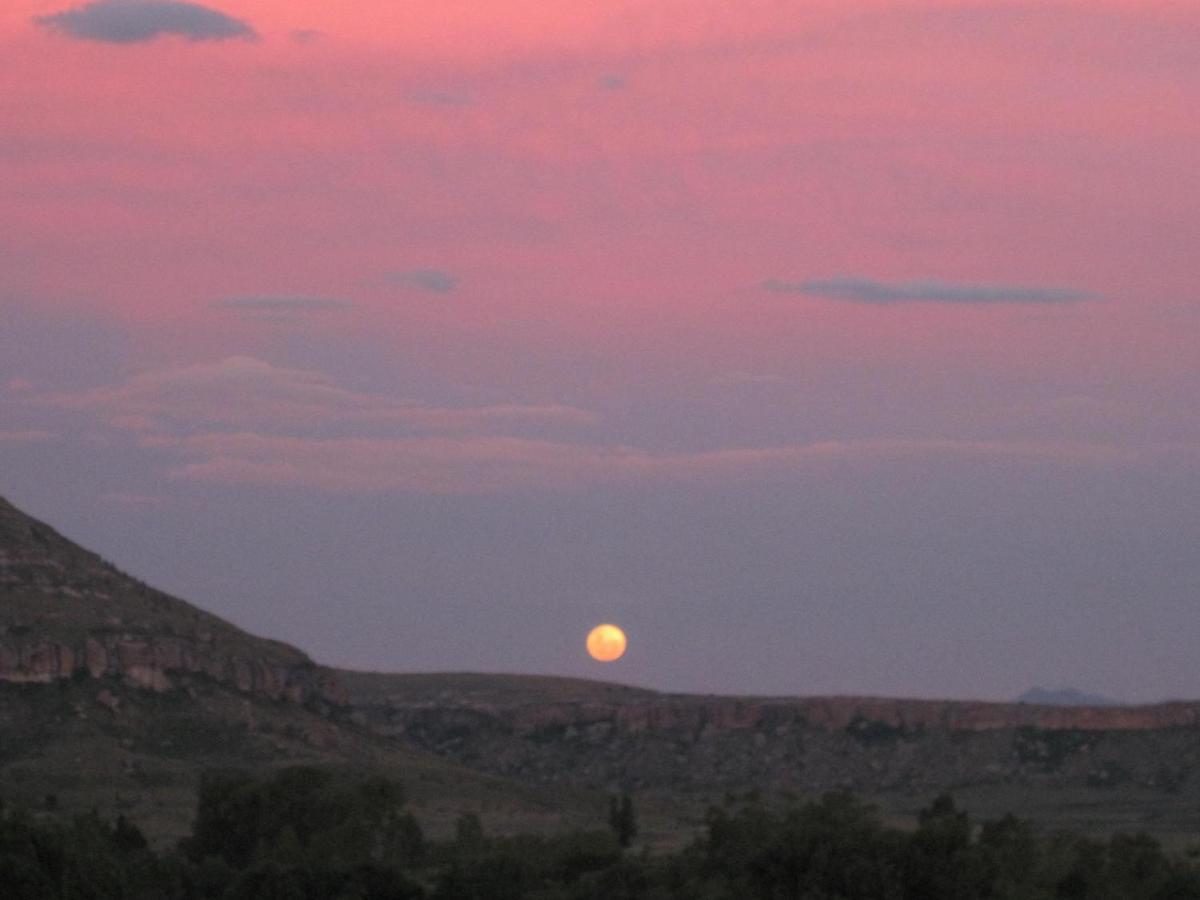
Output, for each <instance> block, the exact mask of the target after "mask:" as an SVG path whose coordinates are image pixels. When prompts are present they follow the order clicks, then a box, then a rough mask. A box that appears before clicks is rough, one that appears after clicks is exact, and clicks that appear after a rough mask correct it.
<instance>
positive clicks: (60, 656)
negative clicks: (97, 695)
mask: <svg viewBox="0 0 1200 900" xmlns="http://www.w3.org/2000/svg"><path fill="white" fill-rule="evenodd" d="M110 676H115V677H118V678H121V679H123V680H125V681H126V682H128V683H130V684H133V685H136V686H138V687H142V688H147V689H149V690H154V691H167V690H170V689H171V688H173V687H176V686H179V685H180V684H182V683H183V682H184V681H186V680H187V679H188V678H190V677H197V676H202V677H207V678H210V679H213V680H215V681H217V682H219V683H221V684H224V685H227V686H231V687H236V688H237V689H239V690H241V691H245V692H247V693H252V694H256V695H259V696H263V697H266V698H269V699H273V700H288V701H292V702H296V703H305V702H308V701H311V700H318V701H321V702H325V703H334V704H342V703H344V702H345V692H344V691H343V690H342V689H341V687H340V686H339V685H338V683H337V679H336V677H335V676H334V674H333V673H332V672H331V671H330V670H328V669H324V668H322V667H320V666H317V665H316V664H314V663H313V662H312V661H311V660H310V659H309V658H308V657H307V656H305V655H304V654H303V653H301V652H300V651H299V650H296V649H295V648H293V647H288V646H287V645H285V644H280V643H278V642H275V641H269V640H263V639H260V638H255V637H252V636H251V635H248V634H246V633H244V632H242V631H240V630H238V629H237V628H234V627H233V626H232V625H229V624H228V623H227V622H224V621H222V620H221V619H218V618H216V617H215V616H210V615H208V614H206V613H203V612H201V611H200V610H198V609H196V608H195V607H192V606H190V605H188V604H187V603H184V602H183V601H181V600H177V599H175V598H173V597H170V596H168V595H166V594H163V593H161V592H159V591H156V590H153V589H152V588H149V587H147V586H146V585H144V584H142V583H141V582H138V581H136V580H135V579H132V578H130V577H128V576H126V575H124V574H122V573H121V572H119V571H117V570H116V569H115V568H114V567H113V566H111V565H109V564H108V563H106V562H105V561H104V560H102V559H100V557H98V556H96V555H95V554H93V553H89V552H88V551H86V550H83V549H82V548H80V547H78V546H77V545H75V544H73V543H71V542H70V541H68V540H67V539H66V538H64V537H62V536H61V535H59V534H57V533H56V532H54V531H53V530H52V529H51V528H49V527H48V526H46V525H43V524H42V523H40V522H37V521H35V520H33V519H31V518H29V517H28V516H26V515H24V514H23V513H21V512H20V511H19V510H17V509H15V508H14V507H12V506H11V505H10V504H8V503H7V502H5V501H4V500H3V499H0V682H3V681H7V682H25V683H28V682H50V681H55V680H57V679H62V678H74V677H83V678H104V677H110Z"/></svg>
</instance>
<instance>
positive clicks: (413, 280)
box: [384, 269, 458, 294]
mask: <svg viewBox="0 0 1200 900" xmlns="http://www.w3.org/2000/svg"><path fill="white" fill-rule="evenodd" d="M384 280H385V281H387V282H388V284H394V285H397V286H398V287H407V288H415V289H416V290H420V291H426V292H428V293H431V294H449V293H450V292H452V291H454V290H456V289H457V288H458V277H457V276H455V275H452V274H450V273H449V272H445V271H442V270H441V269H409V270H408V271H405V272H389V273H388V274H387V275H386V276H384Z"/></svg>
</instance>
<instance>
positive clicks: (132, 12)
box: [33, 0, 257, 44]
mask: <svg viewBox="0 0 1200 900" xmlns="http://www.w3.org/2000/svg"><path fill="white" fill-rule="evenodd" d="M33 21H34V22H35V23H36V24H38V25H41V26H43V27H44V28H49V29H51V30H53V31H57V32H59V33H61V34H64V35H66V36H68V37H72V38H77V39H79V40H85V41H102V42H104V43H108V44H138V43H144V42H146V41H152V40H154V39H155V38H158V37H162V36H164V35H174V36H178V37H182V38H185V39H187V40H189V41H221V40H228V39H231V38H244V39H254V38H256V37H257V33H256V32H255V31H254V29H253V28H251V27H250V25H249V24H248V23H246V22H244V21H242V20H241V19H235V18H233V17H232V16H229V15H226V14H225V13H223V12H221V11H220V10H216V9H212V8H210V7H207V6H201V5H200V4H198V3H187V2H184V0H94V2H92V3H87V4H84V5H83V6H79V7H75V8H74V9H68V10H64V11H62V12H57V13H51V14H49V15H45V16H37V17H35V18H34V20H33Z"/></svg>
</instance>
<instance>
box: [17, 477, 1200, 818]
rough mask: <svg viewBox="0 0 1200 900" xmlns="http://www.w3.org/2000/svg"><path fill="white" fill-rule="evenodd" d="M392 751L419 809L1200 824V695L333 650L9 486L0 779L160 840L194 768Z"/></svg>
mask: <svg viewBox="0 0 1200 900" xmlns="http://www.w3.org/2000/svg"><path fill="white" fill-rule="evenodd" d="M301 761H303V762H319V763H323V764H329V765H349V766H355V767H371V768H379V769H382V770H386V771H388V772H390V773H392V774H395V775H398V776H399V777H400V778H401V779H402V780H403V781H404V782H405V783H406V784H407V785H408V787H409V790H410V793H411V794H412V796H413V801H414V807H415V809H416V812H417V813H418V816H419V817H420V818H421V819H422V822H423V824H425V825H426V826H427V827H429V828H431V829H433V830H434V831H437V830H438V829H445V828H447V827H448V826H449V823H451V822H452V821H453V819H454V818H455V816H456V815H457V814H458V813H459V812H460V811H464V810H473V811H478V812H482V813H483V815H484V818H485V821H486V822H487V824H488V827H489V828H492V829H499V830H513V829H525V830H529V829H542V828H552V827H557V826H559V825H562V824H565V823H570V822H574V823H590V824H595V823H596V822H598V821H602V818H603V809H604V804H605V798H606V795H607V794H608V792H611V791H614V790H627V791H630V792H632V793H634V795H635V796H636V798H637V802H638V804H639V809H640V810H641V812H642V816H643V826H644V827H643V835H644V836H645V837H648V838H649V839H651V840H661V841H666V842H671V841H675V840H678V838H679V837H680V836H682V835H685V834H687V833H688V831H689V829H691V828H693V827H695V826H696V825H697V824H698V823H699V822H700V821H702V818H703V813H704V810H705V808H706V806H707V805H708V804H710V803H712V802H716V801H719V800H720V799H721V798H722V797H723V796H724V795H725V794H727V793H729V792H740V791H746V790H750V789H760V790H764V791H768V792H770V791H773V790H783V791H791V792H796V793H799V794H803V795H814V794H820V793H823V792H826V791H830V790H841V789H851V790H854V791H855V792H858V793H860V794H862V795H865V796H866V797H868V798H869V799H871V800H873V801H874V802H877V803H879V804H880V805H881V806H882V807H883V809H884V810H885V811H886V812H887V813H889V814H890V815H892V816H894V817H895V819H896V820H898V821H902V822H903V821H909V820H911V818H912V815H913V813H914V812H915V810H917V809H918V808H920V807H921V806H923V805H924V804H926V803H927V802H928V801H929V799H930V798H931V797H932V796H933V795H935V794H936V793H939V792H941V791H946V790H952V791H953V792H954V793H955V795H956V797H957V798H958V799H959V801H960V802H961V803H963V804H964V805H966V806H967V807H968V808H969V809H971V810H972V812H974V813H976V814H977V815H981V816H998V815H1002V814H1003V813H1005V812H1008V811H1014V812H1017V813H1019V814H1021V815H1024V816H1028V817H1030V818H1033V819H1035V820H1036V821H1039V822H1041V823H1042V824H1043V825H1046V826H1052V827H1056V826H1071V827H1075V828H1079V829H1083V830H1091V831H1096V832H1108V831H1114V830H1118V829H1136V828H1142V829H1147V830H1151V831H1154V832H1156V833H1158V834H1159V835H1161V836H1165V837H1169V838H1171V839H1176V840H1180V841H1185V840H1190V839H1192V838H1193V837H1194V836H1195V835H1196V834H1197V833H1200V704H1197V703H1170V704H1160V705H1156V706H1144V707H1119V706H1109V707H1102V706H1070V707H1065V706H1047V705H1033V704H1027V703H1020V704H1018V703H1012V704H996V703H976V702H951V701H939V700H904V699H887V698H870V697H866V698H858V697H801V698H789V697H719V696H696V695H680V694H664V693H659V692H655V691H651V690H645V689H641V688H634V687H627V686H621V685H612V684H602V683H597V682H592V681H586V680H580V679H569V678H551V677H540V676H538V677H535V676H516V675H487V674H471V673H459V674H385V673H365V672H347V671H337V670H334V669H330V668H327V667H323V666H321V665H319V664H317V663H315V662H314V661H313V660H311V659H310V658H309V657H308V656H306V655H305V654H304V653H303V652H301V651H300V650H297V649H296V648H293V647H289V646H287V645H285V644H281V643H279V642H276V641H270V640H265V639H262V638H257V637H254V636H252V635H249V634H246V633H245V632H243V631H240V630H239V629H237V628H235V627H233V626H232V625H230V624H228V623H226V622H224V621H222V620H220V619H218V618H216V617H214V616H212V615H209V614H207V613H204V612H202V611H200V610H198V609H196V608H195V607H193V606H191V605H189V604H187V603H185V602H184V601H182V600H178V599H176V598H173V597H170V596H168V595H166V594H163V593H161V592H159V591H156V590H154V589H152V588H149V587H147V586H146V585H144V584H142V583H140V582H138V581H136V580H135V579H133V578H130V577H129V576H126V575H124V574H122V573H121V572H119V571H118V570H117V569H115V568H114V567H112V566H111V565H109V564H108V563H106V562H105V561H104V560H102V559H100V558H99V557H97V556H96V555H94V554H92V553H89V552H88V551H86V550H84V549H82V548H80V547H78V546H76V545H75V544H73V543H71V542H70V541H68V540H66V539H65V538H63V537H62V536H60V535H59V534H57V533H56V532H54V531H53V529H51V528H49V527H48V526H46V525H44V524H42V523H40V522H37V521H35V520H33V519H31V518H30V517H28V516H26V515H24V514H23V513H21V512H20V511H19V510H16V509H15V508H13V507H12V506H11V505H9V504H7V503H5V502H4V501H2V500H0V797H8V798H12V799H16V800H19V801H21V802H23V803H27V804H28V803H32V804H34V805H40V806H42V807H46V808H55V807H56V808H60V809H64V810H71V809H86V808H90V807H91V806H97V807H98V808H100V809H101V811H104V812H115V811H123V812H125V813H126V814H127V815H129V816H131V817H132V818H134V819H135V820H137V821H139V822H141V823H143V824H145V825H146V826H147V827H148V829H149V830H151V831H152V832H153V833H155V834H156V835H158V836H159V838H160V839H163V840H166V839H169V838H170V837H172V836H178V835H180V834H183V833H184V832H185V831H186V829H187V826H188V824H189V823H190V819H191V814H192V808H193V803H194V787H195V780H196V776H197V774H198V772H199V771H200V770H201V769H203V768H206V767H214V766H239V765H240V766H275V765H284V764H287V763H291V762H301Z"/></svg>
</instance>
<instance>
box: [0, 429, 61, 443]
mask: <svg viewBox="0 0 1200 900" xmlns="http://www.w3.org/2000/svg"><path fill="white" fill-rule="evenodd" d="M53 437H54V435H53V434H51V433H50V432H49V431H43V430H41V429H39V428H26V429H19V430H15V431H0V444H30V443H34V442H36V441H48V440H50V439H51V438H53Z"/></svg>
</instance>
